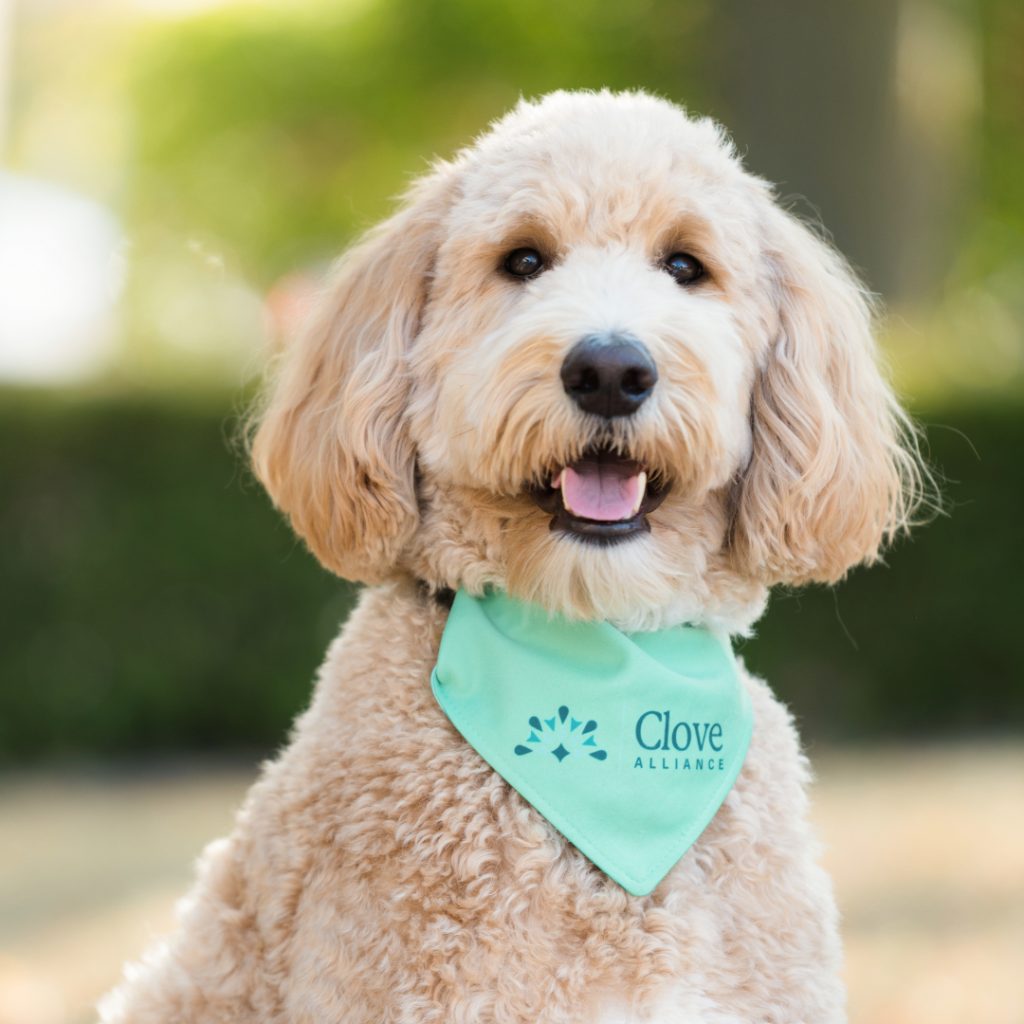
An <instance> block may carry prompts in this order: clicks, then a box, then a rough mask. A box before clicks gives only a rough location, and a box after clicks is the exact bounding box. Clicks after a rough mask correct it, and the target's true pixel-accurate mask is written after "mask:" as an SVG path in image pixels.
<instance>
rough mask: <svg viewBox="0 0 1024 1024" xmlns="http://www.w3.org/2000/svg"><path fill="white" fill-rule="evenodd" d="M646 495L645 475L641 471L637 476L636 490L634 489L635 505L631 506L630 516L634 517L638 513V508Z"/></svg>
mask: <svg viewBox="0 0 1024 1024" xmlns="http://www.w3.org/2000/svg"><path fill="white" fill-rule="evenodd" d="M646 494H647V474H646V473H645V472H643V471H641V472H640V474H639V475H638V476H637V488H636V503H635V504H634V505H633V511H632V513H631V514H632V515H634V516H635V515H636V514H637V512H639V511H640V506H641V505H642V504H643V503H644V495H646Z"/></svg>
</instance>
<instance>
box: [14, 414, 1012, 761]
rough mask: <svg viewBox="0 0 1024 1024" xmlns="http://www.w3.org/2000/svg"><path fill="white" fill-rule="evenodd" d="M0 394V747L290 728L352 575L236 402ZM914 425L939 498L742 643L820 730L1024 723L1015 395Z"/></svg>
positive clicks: (779, 601) (158, 743)
mask: <svg viewBox="0 0 1024 1024" xmlns="http://www.w3.org/2000/svg"><path fill="white" fill-rule="evenodd" d="M0 409H2V411H0V477H2V478H3V479H4V480H5V481H7V482H8V483H7V490H6V493H5V500H4V502H3V504H2V506H0V530H2V532H3V536H4V537H5V543H4V544H3V545H2V546H0V577H2V578H3V580H4V581H5V586H4V587H3V589H2V590H0V630H2V634H0V679H3V680H4V682H5V685H4V686H3V687H0V761H7V762H11V761H16V760H18V761H23V760H32V759H39V758H44V757H52V756H64V757H67V756H73V755H83V754H89V755H93V754H125V753H139V752H146V753H151V752H160V751H172V750H193V751H200V750H217V751H226V750H231V749H241V750H246V751H253V750H255V751H259V752H264V751H269V750H270V749H272V748H273V747H274V746H275V745H277V744H278V743H280V742H282V741H283V740H284V738H285V735H286V730H287V728H288V725H289V723H290V721H291V719H292V717H293V715H294V714H295V713H296V711H297V710H298V709H300V708H301V707H302V706H303V705H304V704H305V702H306V701H307V699H308V695H309V692H310V687H311V680H312V677H313V673H314V670H315V667H316V664H317V662H318V661H319V659H320V658H321V657H322V653H323V650H324V648H325V647H326V645H327V643H328V641H329V640H330V638H331V637H332V636H333V635H334V634H335V632H336V630H337V627H338V624H339V622H340V621H341V620H342V619H343V617H344V616H345V614H346V613H347V611H348V609H349V607H350V603H351V599H352V595H353V589H352V588H351V587H350V586H349V585H348V584H346V583H342V582H340V581H338V580H336V579H334V578H333V577H331V576H329V575H328V574H327V573H326V572H324V571H323V570H322V569H320V568H319V567H318V566H317V565H316V564H315V563H314V562H313V560H312V559H311V558H310V557H309V555H308V554H306V552H305V551H303V550H302V549H301V547H300V546H299V544H298V542H297V541H295V540H294V539H293V538H292V536H291V534H290V532H289V530H288V528H287V527H286V526H285V525H284V523H283V522H281V521H280V520H279V518H278V517H277V515H276V514H275V513H274V512H273V510H272V509H271V508H270V507H269V505H268V503H267V501H266V499H265V498H264V497H263V496H262V494H261V493H260V491H259V490H258V488H257V486H256V485H255V483H253V482H252V481H251V479H250V478H249V477H248V475H247V472H246V470H245V469H244V468H243V463H242V461H241V458H240V455H239V453H238V452H237V451H235V450H233V447H232V445H231V444H230V443H229V439H230V437H231V435H232V433H233V431H234V429H235V420H234V418H233V417H232V416H231V415H230V414H226V413H225V412H224V411H223V406H215V405H209V404H199V403H192V404H188V405H184V406H180V405H179V406H171V405H168V406H160V405H153V404H152V403H150V404H147V405H143V404H141V403H138V402H134V401H128V400H124V401H119V402H116V403H111V402H109V401H106V402H81V401H79V402H71V401H65V402H61V403H56V404H55V403H54V402H53V401H52V400H48V401H42V400H33V399H31V398H30V397H28V396H20V397H19V396H15V397H13V398H10V397H9V398H7V399H6V400H5V401H3V403H2V404H0ZM924 419H925V420H926V422H927V423H929V424H931V426H930V427H929V431H928V434H929V438H930V443H931V449H932V455H933V458H934V460H935V462H936V464H937V465H938V466H939V467H940V468H941V470H942V471H943V472H944V473H945V475H946V476H947V478H948V481H949V482H948V484H947V491H948V498H949V504H950V507H951V513H950V515H949V516H948V517H946V518H941V519H939V520H937V521H936V522H934V523H932V524H931V525H929V526H927V527H925V528H923V529H921V530H919V531H918V532H917V534H916V535H915V537H914V539H913V541H912V542H910V543H902V544H900V545H899V547H898V548H897V549H896V550H895V551H893V552H892V553H891V556H890V558H889V561H890V563H891V565H890V566H889V567H888V568H885V567H878V568H875V569H872V570H860V571H858V572H856V573H854V574H853V576H852V578H851V579H850V580H849V581H848V582H846V583H845V584H843V585H842V586H840V587H839V588H838V589H837V590H836V591H835V593H834V594H833V592H831V591H827V590H810V591H805V592H802V593H800V594H798V595H785V594H780V595H777V596H776V597H775V599H774V602H773V604H772V606H771V607H770V608H769V611H768V614H767V616H766V617H765V619H764V620H763V621H762V623H761V625H760V627H759V631H758V636H757V638H756V639H755V640H751V641H747V642H745V643H743V644H742V645H741V654H742V655H743V657H744V658H745V659H746V660H747V662H748V664H749V665H750V666H751V667H752V668H753V669H754V670H756V671H759V672H764V673H765V674H766V675H767V676H768V678H769V679H770V680H771V682H772V685H773V686H774V687H775V688H776V690H777V691H778V693H779V694H780V695H781V696H782V697H783V699H785V700H788V701H789V702H790V703H791V704H792V706H793V708H794V710H795V711H796V713H797V715H798V716H799V717H800V718H801V719H803V725H804V731H805V735H806V736H807V737H808V738H810V739H811V740H813V739H814V738H818V737H827V738H832V737H843V738H865V737H869V736H871V737H877V736H884V735H898V736H905V737H921V736H927V735H932V734H935V733H941V732H953V731H957V732H962V731H964V730H972V729H973V730H1006V729H1014V728H1015V729H1020V728H1022V727H1024V689H1022V688H1021V687H1020V686H1019V685H1017V683H1016V681H1017V680H1019V677H1020V673H1019V653H1018V651H1017V649H1016V643H1015V637H1016V626H1017V615H1018V611H1019V601H1018V600H1017V591H1018V589H1019V580H1020V578H1021V576H1022V574H1024V565H1021V564H1020V562H1021V551H1020V545H1019V542H1018V538H1019V510H1020V509H1021V508H1022V507H1024V478H1022V476H1021V474H1020V472H1019V455H1018V453H1019V451H1021V450H1022V449H1024V408H1022V407H1021V406H1019V405H1005V406H992V407H990V408H988V409H986V410H970V409H949V410H946V411H941V412H940V411H932V412H930V413H927V414H926V415H925V416H924Z"/></svg>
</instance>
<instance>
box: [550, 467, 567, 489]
mask: <svg viewBox="0 0 1024 1024" xmlns="http://www.w3.org/2000/svg"><path fill="white" fill-rule="evenodd" d="M564 472H565V470H564V469H562V470H559V473H558V476H556V477H555V478H554V479H553V480H552V481H551V486H552V487H561V486H562V474H563V473H564Z"/></svg>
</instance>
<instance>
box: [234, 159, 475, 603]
mask: <svg viewBox="0 0 1024 1024" xmlns="http://www.w3.org/2000/svg"><path fill="white" fill-rule="evenodd" d="M454 179H455V172H454V168H453V167H452V165H450V164H439V165H438V166H437V167H435V169H434V170H433V171H432V172H431V173H430V174H429V175H427V176H426V177H424V178H422V179H421V180H420V181H419V182H417V183H416V184H415V185H414V186H413V187H412V189H411V190H410V191H409V193H408V194H407V195H406V197H405V201H404V203H403V205H402V207H401V208H400V209H399V210H398V212H396V213H395V214H394V215H393V216H392V217H391V218H390V219H388V220H387V221H385V222H383V223H382V224H380V225H378V226H377V227H376V228H374V229H373V230H372V231H370V232H369V234H368V235H367V236H366V237H365V238H364V239H363V240H362V241H361V242H359V243H358V244H357V245H356V246H355V247H354V248H352V249H351V250H349V251H348V252H347V253H346V254H345V255H344V256H343V257H342V258H341V259H340V260H339V262H338V264H337V266H336V267H335V269H334V270H333V272H332V274H331V276H330V279H329V281H328V284H327V285H326V286H325V289H324V292H323V294H322V296H321V298H320V300H319V305H318V307H317V309H316V310H315V312H314V315H313V317H312V319H311V321H310V323H309V325H308V326H307V329H306V330H305V332H304V333H303V334H302V335H301V336H299V337H298V338H296V339H295V340H294V341H293V343H292V344H291V345H289V346H287V347H286V349H285V351H284V353H283V354H282V356H281V361H280V365H279V367H278V368H277V373H276V379H275V381H274V383H273V384H272V386H271V388H270V390H269V393H268V396H267V399H266V402H265V405H264V408H263V409H262V411H261V412H259V413H257V416H256V421H257V427H256V430H255V433H254V435H253V438H252V445H251V450H252V462H253V467H254V469H255V472H256V475H257V476H258V477H259V479H260V481H261V482H262V483H263V485H264V486H265V487H266V489H267V491H268V492H269V494H270V496H271V498H272V499H273V501H274V504H275V505H277V507H278V508H280V509H281V510H282V511H284V512H285V513H286V514H287V515H288V518H289V519H290V520H291V523H292V526H293V527H294V529H295V531H296V533H298V534H299V535H300V536H301V537H302V538H303V539H304V540H305V541H306V543H307V544H308V545H309V547H310V550H312V552H313V553H314V554H315V555H316V556H317V558H319V559H320V561H321V562H322V563H323V564H324V565H325V566H326V567H327V568H329V569H331V570H332V571H334V572H336V573H337V574H338V575H340V576H344V577H346V578H347V579H353V580H362V581H364V582H368V583H369V582H378V581H380V580H381V579H384V578H386V577H387V576H388V575H389V573H390V572H391V571H392V570H393V568H394V566H395V561H396V559H397V557H398V555H399V553H400V552H401V550H402V548H403V546H404V545H405V544H406V543H407V541H408V540H409V538H410V537H411V535H412V533H413V532H414V531H415V529H416V525H417V522H418V514H417V508H416V493H415V481H414V474H415V451H414V447H413V444H412V442H411V440H410V438H409V435H408V431H407V429H406V422H405V408H406V400H407V397H408V392H409V377H408V372H407V368H406V355H407V352H408V349H409V346H410V344H411V343H412V340H413V338H414V337H415V335H416V333H417V331H418V329H419V323H420V318H421V315H422V312H423V307H424V304H425V301H426V294H427V287H428V279H429V276H430V273H431V269H432V265H433V262H434V257H435V253H436V250H437V246H438V244H439V241H440V235H441V230H442V222H443V220H444V216H445V213H446V211H447V209H448V207H449V204H450V196H451V193H452V191H453V188H454Z"/></svg>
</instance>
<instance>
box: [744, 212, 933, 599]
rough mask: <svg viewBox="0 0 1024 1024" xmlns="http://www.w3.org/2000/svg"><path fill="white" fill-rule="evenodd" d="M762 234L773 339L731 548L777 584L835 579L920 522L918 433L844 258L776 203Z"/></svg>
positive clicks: (757, 392)
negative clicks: (884, 367) (914, 520)
mask: <svg viewBox="0 0 1024 1024" xmlns="http://www.w3.org/2000/svg"><path fill="white" fill-rule="evenodd" d="M763 232H764V239H765V245H764V259H765V261H766V264H767V268H766V269H767V274H768V277H769V280H770V282H771V284H770V287H771V289H772V294H773V297H774V307H775V309H774V311H773V315H772V317H771V327H770V330H771V331H772V341H771V344H770V346H769V349H768V352H767V356H766V359H765V362H764V365H763V366H762V367H761V368H760V370H759V373H758V376H757V378H756V380H755V384H754V392H753V400H752V408H751V428H752V433H753V451H752V456H751V459H750V463H749V465H748V467H747V469H746V471H745V473H744V474H743V476H742V477H741V478H740V480H739V481H738V485H737V494H736V503H735V507H734V519H733V524H732V553H733V557H734V558H735V560H736V563H737V566H738V567H739V568H740V569H741V571H743V572H744V573H745V574H746V575H750V576H753V577H755V578H758V579H760V580H762V581H764V582H766V583H794V584H796V583H807V582H811V581H819V582H834V581H835V580H837V579H839V578H841V577H842V576H843V575H844V574H845V573H846V572H847V571H848V570H849V569H850V568H851V567H852V566H854V565H857V564H860V563H861V562H871V561H874V560H875V559H876V558H877V556H878V553H879V550H880V548H881V547H882V546H883V545H884V544H885V543H886V542H887V541H889V540H890V539H891V538H892V537H893V536H894V535H895V534H896V533H898V532H899V531H901V530H903V529H906V528H907V526H908V525H909V522H910V517H911V515H912V513H913V510H914V508H915V506H916V504H917V502H918V501H919V499H920V494H921V480H922V476H921V469H920V462H919V457H918V451H917V444H916V439H915V435H914V432H913V429H912V427H911V426H910V423H909V421H908V419H907V417H906V415H905V414H904V413H903V411H902V409H901V408H900V406H899V404H898V403H897V401H896V398H895V396H894V395H893V393H892V390H891V388H890V387H889V385H888V383H887V382H886V380H885V378H884V377H883V375H882V373H881V372H880V370H879V367H878V363H877V355H876V350H875V342H874V339H873V337H872V317H871V309H870V305H869V302H868V300H867V297H866V296H865V294H864V292H863V290H862V288H861V287H860V286H859V284H858V283H857V281H856V279H855V278H854V276H853V275H852V273H851V272H850V270H849V269H848V267H847V266H846V265H845V263H844V262H843V260H842V259H841V257H839V256H838V255H837V254H836V253H835V252H834V251H833V250H832V249H831V248H830V247H829V246H827V245H826V244H825V243H823V242H822V241H820V240H819V239H818V238H816V237H815V236H814V235H813V234H812V233H811V232H810V231H809V230H808V229H807V228H806V227H804V226H803V225H802V224H801V223H800V222H799V221H798V220H796V219H795V218H794V217H792V216H790V215H789V214H787V213H785V212H783V211H782V210H780V209H779V208H778V207H776V206H775V205H774V204H772V205H770V206H768V205H767V204H766V208H765V220H764V226H763Z"/></svg>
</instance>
